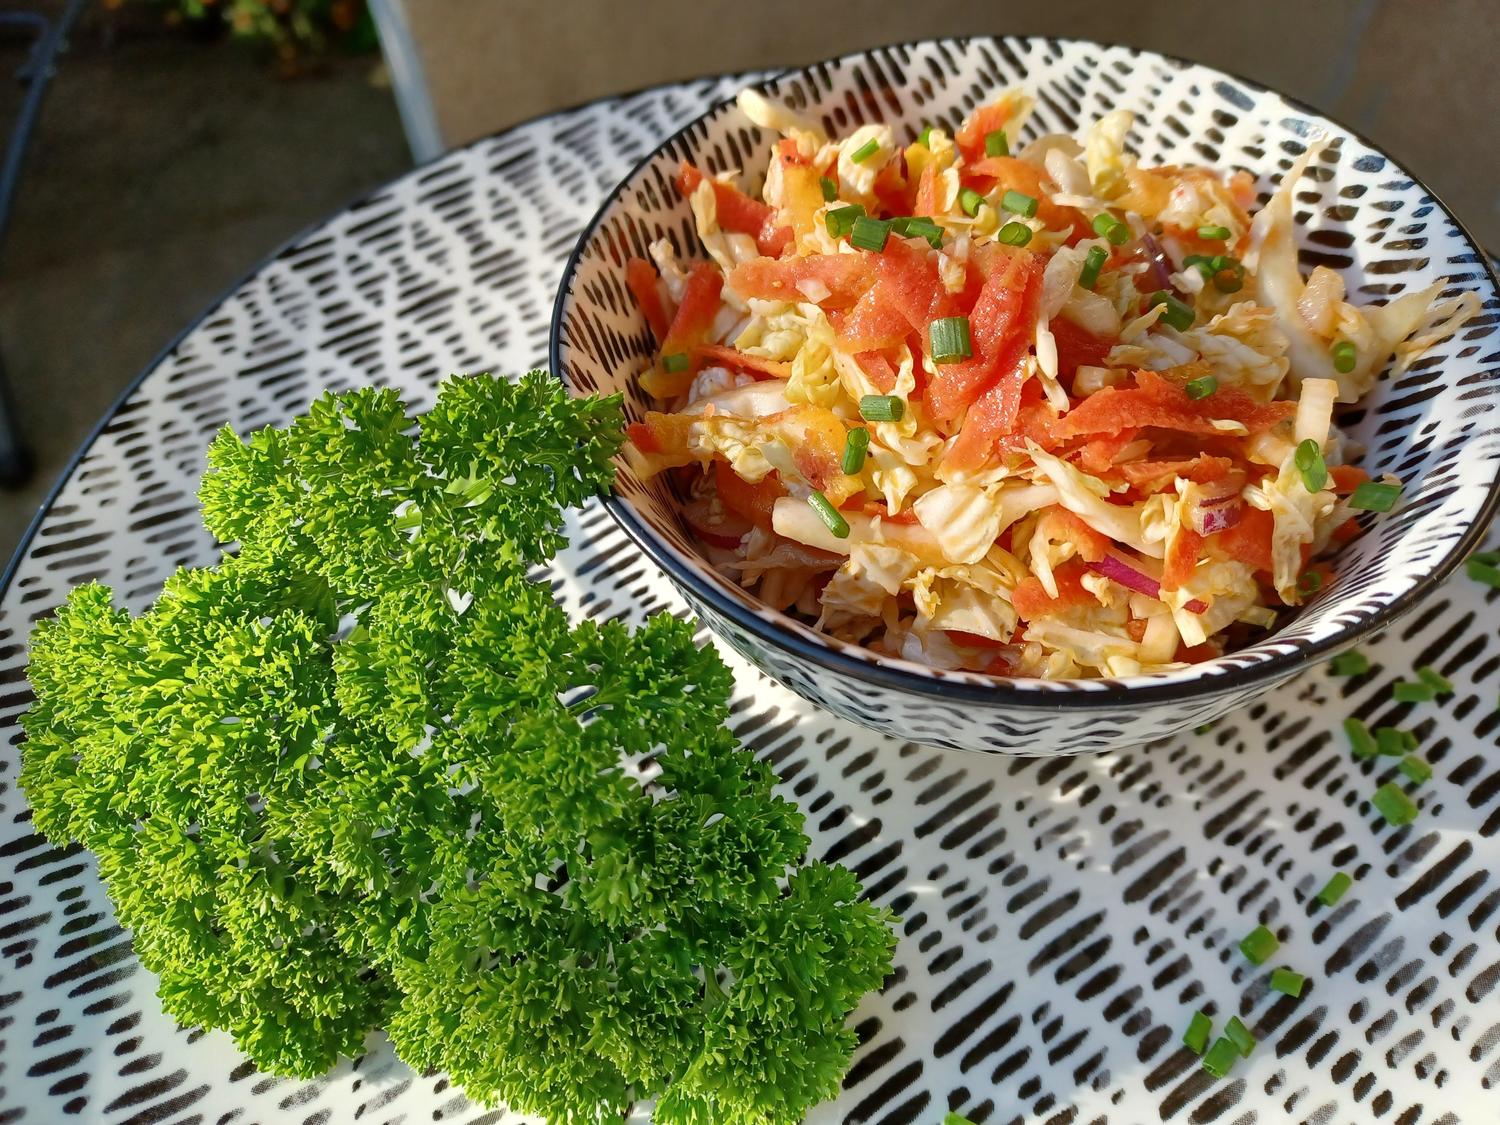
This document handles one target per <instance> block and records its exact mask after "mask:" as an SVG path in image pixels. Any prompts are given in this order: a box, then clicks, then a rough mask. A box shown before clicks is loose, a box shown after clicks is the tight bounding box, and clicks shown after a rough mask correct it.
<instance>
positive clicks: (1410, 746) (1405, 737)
mask: <svg viewBox="0 0 1500 1125" xmlns="http://www.w3.org/2000/svg"><path fill="white" fill-rule="evenodd" d="M1396 733H1397V734H1399V735H1400V736H1401V745H1402V746H1403V747H1405V748H1406V749H1407V750H1415V749H1416V748H1417V736H1416V735H1414V734H1412V732H1411V731H1409V730H1403V731H1397V732H1396Z"/></svg>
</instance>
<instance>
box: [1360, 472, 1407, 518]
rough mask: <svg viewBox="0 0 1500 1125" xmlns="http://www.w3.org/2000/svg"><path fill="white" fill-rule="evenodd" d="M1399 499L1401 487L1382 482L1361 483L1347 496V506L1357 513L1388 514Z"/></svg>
mask: <svg viewBox="0 0 1500 1125" xmlns="http://www.w3.org/2000/svg"><path fill="white" fill-rule="evenodd" d="M1399 499H1401V486H1400V485H1399V484H1389V483H1387V482H1386V481H1382V480H1367V481H1361V482H1360V484H1359V485H1358V486H1357V487H1356V488H1355V489H1354V491H1353V492H1352V493H1350V495H1349V500H1348V504H1349V507H1351V508H1353V509H1354V510H1355V511H1358V512H1389V511H1390V510H1391V509H1392V508H1394V507H1395V506H1396V501H1397V500H1399Z"/></svg>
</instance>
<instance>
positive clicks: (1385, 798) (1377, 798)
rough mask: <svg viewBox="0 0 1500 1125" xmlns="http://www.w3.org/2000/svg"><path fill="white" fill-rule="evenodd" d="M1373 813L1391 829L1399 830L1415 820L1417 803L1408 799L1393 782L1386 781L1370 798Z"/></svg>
mask: <svg viewBox="0 0 1500 1125" xmlns="http://www.w3.org/2000/svg"><path fill="white" fill-rule="evenodd" d="M1370 804H1372V805H1374V806H1375V811H1376V812H1378V813H1380V815H1381V816H1383V817H1384V818H1385V822H1386V823H1387V824H1389V825H1391V826H1392V827H1397V828H1399V827H1400V826H1401V825H1403V824H1410V823H1411V822H1412V821H1414V820H1416V819H1417V803H1416V802H1415V801H1413V800H1412V799H1411V798H1410V797H1408V796H1407V795H1406V794H1405V793H1404V792H1403V791H1402V790H1401V787H1400V786H1398V785H1397V784H1396V783H1395V782H1394V781H1387V782H1386V783H1385V784H1384V785H1382V786H1381V787H1380V788H1379V789H1377V790H1375V792H1374V794H1373V795H1372V796H1371V797H1370Z"/></svg>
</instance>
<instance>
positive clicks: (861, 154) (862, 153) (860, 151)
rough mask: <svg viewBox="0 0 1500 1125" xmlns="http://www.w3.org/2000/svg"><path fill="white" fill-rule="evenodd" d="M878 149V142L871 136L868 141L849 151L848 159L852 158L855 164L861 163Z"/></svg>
mask: <svg viewBox="0 0 1500 1125" xmlns="http://www.w3.org/2000/svg"><path fill="white" fill-rule="evenodd" d="M879 151H880V142H879V141H877V140H876V139H875V138H874V137H871V138H870V139H869V140H868V141H866V142H865V143H864V144H862V145H860V146H859V147H858V148H857V149H855V150H854V151H853V152H851V153H850V154H849V159H850V160H852V161H853V162H854V163H855V164H863V163H864V162H865V161H866V160H868V159H870V157H872V156H874V155H875V154H876V153H877V152H879Z"/></svg>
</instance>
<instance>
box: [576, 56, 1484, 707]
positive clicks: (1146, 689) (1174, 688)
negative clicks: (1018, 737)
mask: <svg viewBox="0 0 1500 1125" xmlns="http://www.w3.org/2000/svg"><path fill="white" fill-rule="evenodd" d="M982 40H988V41H990V42H995V43H999V42H1002V41H1004V42H1011V43H1029V44H1044V45H1064V44H1076V45H1080V46H1084V47H1096V48H1099V49H1100V50H1116V49H1124V50H1127V51H1129V52H1131V53H1132V54H1133V55H1136V56H1138V57H1142V58H1159V59H1162V60H1164V61H1166V62H1168V63H1172V64H1174V65H1176V66H1178V67H1187V66H1192V67H1199V68H1202V69H1204V70H1207V71H1210V72H1212V73H1214V74H1218V75H1221V76H1222V77H1224V78H1226V79H1229V80H1230V81H1232V82H1235V83H1237V84H1239V85H1241V86H1243V87H1245V88H1246V89H1248V90H1252V91H1254V92H1256V93H1260V94H1272V95H1274V96H1276V97H1278V98H1281V99H1282V101H1284V102H1285V103H1286V104H1287V105H1288V106H1291V107H1293V108H1294V109H1297V110H1298V111H1300V112H1302V113H1304V114H1307V115H1308V116H1309V117H1311V118H1313V119H1316V120H1322V121H1326V122H1328V123H1329V124H1330V125H1333V126H1335V127H1336V128H1338V129H1340V130H1342V131H1343V132H1344V133H1346V134H1348V135H1349V136H1351V137H1353V138H1355V139H1356V140H1358V141H1359V142H1360V143H1362V144H1364V145H1366V146H1367V147H1368V148H1370V149H1372V150H1373V151H1375V152H1378V153H1380V154H1381V155H1383V156H1385V157H1386V158H1387V159H1389V160H1390V161H1392V163H1394V164H1395V165H1396V166H1397V167H1398V168H1400V169H1401V170H1402V172H1403V173H1405V174H1406V175H1407V176H1409V177H1410V178H1411V180H1412V183H1413V184H1414V185H1415V186H1416V187H1417V188H1419V189H1420V190H1422V191H1423V192H1425V193H1426V194H1427V196H1428V197H1429V198H1430V199H1431V200H1432V201H1433V202H1434V203H1436V204H1437V205H1438V207H1440V208H1441V209H1442V211H1443V212H1444V214H1445V215H1447V216H1448V217H1449V219H1451V220H1452V222H1453V224H1454V226H1455V227H1456V228H1457V229H1458V233H1459V236H1460V237H1461V238H1462V239H1463V241H1464V242H1465V243H1466V244H1467V245H1468V248H1469V250H1470V252H1471V253H1472V254H1473V255H1474V257H1475V259H1476V260H1477V261H1478V262H1479V263H1480V265H1481V266H1482V267H1483V269H1484V271H1485V273H1486V274H1488V276H1489V280H1490V284H1491V285H1492V286H1493V287H1494V288H1495V290H1496V291H1497V292H1500V274H1497V273H1496V270H1495V266H1494V264H1493V263H1492V262H1491V260H1490V258H1489V255H1488V254H1486V253H1485V251H1484V249H1483V248H1482V247H1481V246H1480V244H1479V242H1478V240H1477V239H1475V237H1474V235H1473V233H1472V232H1470V230H1469V228H1468V227H1467V226H1466V225H1465V224H1464V223H1463V221H1462V220H1461V219H1459V218H1458V216H1457V215H1455V214H1454V212H1453V210H1452V209H1451V208H1449V207H1448V206H1447V204H1445V203H1444V202H1443V200H1442V198H1441V197H1440V196H1439V195H1438V194H1437V193H1436V192H1434V191H1433V190H1432V189H1431V188H1430V187H1428V185H1427V183H1426V182H1425V181H1424V180H1422V179H1421V178H1420V177H1418V176H1416V175H1414V174H1413V173H1412V172H1411V171H1410V169H1409V167H1408V165H1406V164H1405V163H1403V162H1402V161H1400V160H1399V159H1397V158H1396V157H1395V156H1392V155H1391V154H1390V153H1389V152H1387V151H1386V149H1385V148H1383V147H1382V146H1380V145H1377V144H1376V143H1375V142H1374V141H1372V140H1370V139H1369V138H1368V137H1366V136H1365V135H1364V134H1363V133H1361V132H1360V131H1359V130H1357V129H1353V128H1350V127H1349V126H1348V125H1345V124H1344V123H1343V122H1341V121H1339V120H1337V119H1335V118H1333V117H1330V116H1329V115H1328V114H1326V113H1324V112H1323V111H1321V110H1318V109H1315V108H1313V107H1312V106H1310V105H1308V104H1306V103H1305V102H1303V101H1301V100H1299V99H1297V98H1293V97H1290V96H1288V95H1286V94H1283V93H1281V92H1280V91H1279V90H1273V89H1271V88H1270V87H1269V86H1266V85H1265V84H1264V83H1261V82H1256V81H1254V80H1253V79H1249V78H1245V77H1244V76H1242V75H1238V74H1235V73H1233V72H1232V71H1226V70H1221V69H1219V68H1218V67H1211V66H1208V65H1206V64H1204V63H1197V62H1194V61H1193V60H1191V59H1185V58H1181V57H1179V56H1177V55H1170V54H1166V53H1164V52H1160V51H1150V50H1145V49H1142V48H1138V47H1132V46H1129V45H1128V44H1124V43H1120V44H1110V43H1103V42H1100V41H1098V40H1093V39H1073V38H1064V37H1059V36H1050V35H1014V36H969V37H964V38H957V37H947V38H936V39H914V40H907V41H904V42H901V43H893V44H889V45H886V46H879V47H868V48H865V49H862V50H859V51H852V52H850V53H848V54H845V55H839V56H837V57H835V58H831V59H824V60H822V61H820V62H815V63H810V64H808V65H806V66H801V67H791V68H788V69H786V70H783V71H781V72H779V73H777V74H776V75H774V76H772V77H770V78H767V79H763V80H762V81H760V82H758V83H755V84H754V85H755V88H757V89H765V88H766V87H768V86H773V85H775V84H777V83H779V82H782V81H785V80H787V79H789V78H800V77H807V78H809V79H811V78H813V77H814V75H813V72H814V71H816V70H818V69H819V68H820V67H825V66H832V65H836V64H841V63H845V62H847V61H849V60H853V59H859V58H863V57H865V56H868V55H873V54H879V53H881V52H885V51H899V50H905V49H912V48H916V47H922V46H927V45H930V44H944V45H949V46H952V47H953V48H955V49H958V50H962V49H964V48H966V47H967V46H968V45H969V44H970V43H973V42H976V41H982ZM733 105H734V99H733V98H728V99H725V100H723V101H720V102H718V103H717V104H715V105H713V106H710V107H709V108H708V109H707V110H705V111H704V112H703V113H701V114H699V115H698V116H697V117H694V118H693V119H692V120H691V121H689V122H688V123H687V124H685V125H683V126H682V127H681V128H679V129H677V130H676V131H675V132H673V133H672V134H671V135H670V136H668V137H666V138H664V139H663V140H662V141H661V143H660V144H658V145H657V146H656V147H655V148H653V149H652V150H651V151H650V152H648V153H646V154H645V155H644V156H643V157H641V159H640V160H638V161H637V162H636V164H635V166H634V167H633V168H631V170H630V172H629V173H628V174H627V175H626V176H625V177H624V179H622V180H621V181H620V182H619V183H618V184H617V185H616V186H615V187H614V189H613V190H612V191H611V192H610V193H609V195H607V196H606V197H605V199H604V201H603V202H602V203H601V204H600V205H599V208H598V210H597V211H595V212H594V216H593V218H591V219H590V220H589V222H588V225H587V226H585V227H584V229H583V233H582V234H581V235H580V236H579V239H578V242H577V244H576V245H575V246H574V248H573V251H572V253H571V254H569V255H568V260H567V263H566V265H564V267H563V273H562V277H561V279H560V281H559V283H558V288H557V297H556V299H555V301H554V302H553V308H552V327H551V333H550V338H549V340H548V351H547V360H548V364H549V366H550V367H551V369H552V371H553V373H554V375H556V377H557V378H558V379H559V380H562V381H563V382H566V380H565V379H564V377H563V375H562V371H563V365H562V338H561V331H560V329H561V325H562V321H563V317H564V315H565V314H566V311H567V308H568V304H569V301H570V299H571V297H572V285H573V278H574V275H575V274H576V272H577V270H578V264H579V261H580V260H581V258H582V256H583V251H584V248H585V247H586V246H588V245H589V244H590V242H591V241H592V240H593V238H594V235H595V234H596V233H597V232H598V230H599V228H600V227H601V226H602V225H603V224H604V222H605V220H606V219H607V217H608V216H609V214H610V212H611V211H613V210H614V208H615V206H616V204H618V203H619V201H620V199H621V198H622V197H623V196H624V194H625V192H626V190H627V188H629V187H630V186H631V185H632V184H633V183H634V182H635V181H636V178H637V177H638V176H639V175H640V174H641V173H642V171H644V169H645V168H646V167H647V166H648V165H649V164H651V162H652V161H654V160H655V159H656V158H657V157H658V156H659V155H660V154H661V153H662V151H663V150H664V149H666V148H668V147H669V146H671V145H674V144H676V143H677V142H678V141H679V140H682V139H684V138H685V137H686V135H687V134H688V133H689V132H690V131H692V130H693V129H695V128H697V127H698V126H699V125H701V124H702V123H703V122H704V121H706V120H708V119H710V118H714V117H717V116H718V115H720V114H722V113H724V112H725V111H726V110H727V109H729V108H730V107H732V106H733ZM603 504H604V507H605V509H606V510H607V511H608V512H609V514H610V515H611V516H612V517H614V520H615V522H616V523H618V524H619V525H620V527H621V529H622V530H623V531H624V532H625V534H626V535H627V536H629V537H630V539H631V540H633V541H634V542H635V544H636V545H637V546H638V547H640V549H641V550H642V551H643V552H644V553H645V554H646V556H647V557H648V558H650V559H651V560H652V561H654V562H655V563H656V564H657V565H658V566H659V567H661V568H662V570H663V571H665V572H666V574H667V576H668V577H669V578H671V579H672V580H673V581H674V582H676V583H677V584H678V585H679V586H681V587H683V588H684V589H685V590H687V591H689V592H690V594H691V596H692V597H694V598H697V599H699V600H700V601H702V602H704V603H706V604H707V605H708V606H710V607H711V608H712V609H713V610H714V611H715V612H716V613H719V614H720V615H722V616H723V617H726V618H728V619H729V620H730V621H732V622H734V623H735V624H736V625H737V626H739V627H740V628H741V629H743V630H745V631H746V632H748V633H751V634H753V635H754V636H756V637H758V638H759V639H760V640H762V641H764V642H765V643H767V644H769V645H771V646H772V647H774V648H780V649H785V650H787V651H788V652H790V653H792V654H793V655H795V656H798V657H800V658H801V659H803V660H807V661H809V662H811V663H813V664H816V665H819V666H821V667H823V668H825V669H827V670H828V671H830V672H834V673H838V674H841V675H845V676H852V677H853V678H855V679H857V680H861V681H864V682H865V683H868V684H870V685H871V686H873V687H880V688H887V689H891V690H895V691H899V692H908V693H912V694H915V695H924V696H930V697H934V698H937V699H942V700H946V701H950V702H952V701H958V702H964V703H978V704H986V705H989V706H1000V707H1004V708H1010V709H1014V710H1024V711H1077V710H1085V711H1087V710H1095V711H1107V710H1112V709H1117V708H1119V707H1120V706H1121V705H1134V704H1143V705H1144V704H1151V703H1167V702H1175V703H1187V702H1191V701H1193V700H1199V699H1211V698H1213V697H1215V696H1220V695H1227V694H1232V693H1238V692H1245V691H1254V690H1255V689H1256V688H1267V687H1270V686H1272V685H1274V684H1275V683H1278V682H1280V681H1282V680H1285V679H1287V678H1289V677H1291V676H1293V675H1295V674H1296V673H1297V672H1299V671H1301V670H1302V669H1304V668H1306V667H1308V666H1310V665H1312V664H1315V663H1317V662H1319V661H1321V660H1323V659H1325V658H1327V657H1330V656H1333V655H1335V654H1336V653H1338V652H1341V651H1343V650H1344V649H1347V648H1351V647H1353V646H1354V645H1356V644H1358V643H1359V642H1360V641H1361V640H1363V639H1365V638H1366V637H1368V636H1369V635H1371V634H1372V633H1377V632H1379V631H1381V630H1382V629H1386V628H1389V627H1390V626H1391V625H1392V624H1393V623H1394V622H1395V621H1397V620H1399V619H1400V618H1401V617H1403V616H1404V615H1405V614H1406V613H1408V612H1409V611H1410V610H1412V609H1413V608H1415V607H1416V606H1417V605H1418V604H1419V603H1421V602H1422V600H1423V599H1425V598H1426V597H1428V596H1429V595H1431V594H1432V593H1433V592H1434V591H1435V590H1436V589H1437V588H1438V587H1439V586H1441V585H1442V583H1443V581H1444V580H1445V579H1446V578H1447V577H1448V576H1449V575H1450V574H1452V573H1453V571H1454V570H1456V569H1457V568H1458V565H1459V564H1460V563H1461V562H1462V561H1463V560H1464V558H1465V557H1467V556H1468V555H1469V554H1471V553H1472V552H1473V551H1474V550H1475V549H1476V548H1478V546H1479V545H1480V544H1481V543H1482V542H1483V540H1484V535H1485V532H1486V530H1487V528H1488V527H1489V524H1490V521H1491V520H1492V519H1493V518H1494V516H1495V513H1496V511H1497V510H1500V469H1497V475H1496V478H1495V479H1494V480H1492V481H1491V482H1490V485H1489V492H1488V494H1487V495H1486V497H1485V501H1484V503H1483V505H1482V506H1481V507H1480V510H1479V512H1478V513H1477V515H1476V517H1475V519H1474V521H1473V522H1472V523H1471V524H1470V525H1469V527H1468V528H1466V529H1465V531H1464V533H1463V535H1461V536H1460V537H1459V539H1458V540H1457V541H1456V542H1455V543H1454V545H1453V547H1452V549H1451V550H1449V552H1448V553H1447V554H1446V555H1444V556H1443V558H1441V559H1440V560H1438V562H1437V564H1436V565H1435V566H1434V567H1433V569H1432V570H1431V571H1430V572H1429V573H1427V574H1425V575H1423V576H1421V577H1420V578H1418V579H1417V581H1416V582H1414V583H1413V584H1412V586H1411V588H1410V589H1408V590H1407V591H1406V592H1404V593H1403V594H1401V595H1400V596H1398V597H1397V598H1395V599H1393V600H1392V601H1390V602H1388V603H1387V604H1385V605H1383V606H1381V607H1379V608H1378V609H1376V610H1375V611H1374V612H1373V613H1371V614H1369V615H1368V616H1366V617H1364V618H1362V619H1360V620H1359V621H1358V622H1356V623H1354V624H1352V625H1348V626H1346V627H1344V628H1343V629H1342V630H1340V631H1339V632H1338V633H1336V634H1335V635H1333V636H1331V637H1327V638H1324V639H1322V640H1318V641H1313V642H1310V643H1306V644H1302V645H1299V646H1298V647H1297V649H1296V650H1295V651H1293V652H1285V653H1276V654H1274V655H1272V656H1271V657H1269V658H1267V659H1265V660H1261V661H1258V662H1256V663H1254V664H1249V665H1238V666H1235V667H1233V668H1231V669H1229V670H1228V671H1227V672H1221V673H1217V674H1214V675H1206V676H1202V677H1200V678H1198V679H1195V680H1190V681H1187V682H1185V683H1143V684H1140V685H1131V686H1125V687H1111V688H1105V689H1099V690H1086V689H1084V690H1079V689H1074V690H1068V689H1062V690H1056V689H1054V690H1047V689H1044V688H1036V687H1028V688H1021V687H1019V686H1017V685H1018V683H1020V682H1026V681H1016V680H1006V679H1000V678H997V679H995V680H994V681H993V682H992V683H985V684H979V683H969V682H966V681H962V680H952V679H946V678H941V677H936V676H924V675H918V674H916V673H913V672H907V671H905V670H904V669H901V668H895V667H891V666H888V665H885V664H879V663H876V662H875V661H873V660H870V659H866V658H863V657H860V656H855V655H851V653H850V652H848V651H843V650H840V649H835V648H833V647H831V646H827V645H824V644H819V643H816V642H813V641H809V640H808V639H807V638H806V637H803V636H801V635H800V634H798V633H794V632H792V631H791V630H788V629H784V628H781V627H780V626H778V625H776V624H775V623H773V622H771V621H767V620H765V619H763V618H761V617H759V616H758V615H756V614H755V613H753V612H750V611H749V610H748V609H747V608H746V607H745V606H744V605H743V604H741V603H740V602H739V601H737V600H736V599H734V598H732V597H730V596H729V595H728V594H726V593H725V592H724V591H723V590H721V589H719V588H718V587H717V586H716V585H714V584H713V583H710V582H708V581H705V580H704V579H703V578H702V577H701V576H700V575H699V574H698V573H697V572H696V571H695V570H693V569H692V568H690V567H687V566H685V565H683V563H682V562H681V561H680V560H679V559H678V558H677V557H676V556H675V554H674V553H673V552H672V550H671V549H670V548H667V547H666V546H665V545H664V544H663V543H662V542H661V541H660V540H659V539H658V538H657V537H656V534H655V532H653V531H652V530H651V528H650V527H649V526H648V525H646V524H645V523H644V522H642V520H641V519H640V517H639V516H638V515H637V514H636V512H635V510H634V509H633V508H632V507H631V506H630V505H629V504H628V503H626V502H625V501H624V500H623V499H621V497H620V496H619V495H618V494H617V493H615V492H609V493H607V494H605V496H604V497H603ZM852 647H853V646H851V648H852ZM1229 655H1230V656H1232V655H1233V654H1232V653H1231V654H1229ZM1029 682H1031V683H1035V682H1037V681H1029Z"/></svg>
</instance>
